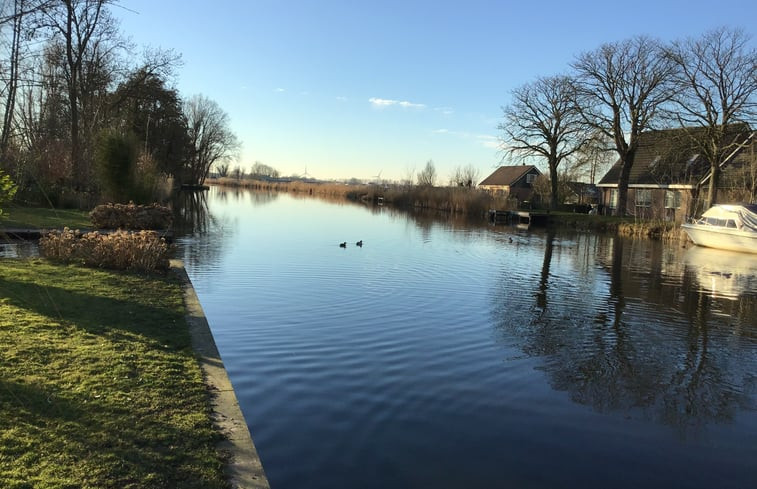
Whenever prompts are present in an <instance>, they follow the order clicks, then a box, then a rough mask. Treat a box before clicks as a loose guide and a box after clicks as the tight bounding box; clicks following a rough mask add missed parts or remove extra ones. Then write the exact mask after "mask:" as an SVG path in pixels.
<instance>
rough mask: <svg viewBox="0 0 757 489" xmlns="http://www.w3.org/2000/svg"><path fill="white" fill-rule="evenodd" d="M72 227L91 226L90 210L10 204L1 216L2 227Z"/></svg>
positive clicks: (82, 227) (0, 227)
mask: <svg viewBox="0 0 757 489" xmlns="http://www.w3.org/2000/svg"><path fill="white" fill-rule="evenodd" d="M66 226H68V227H69V228H71V229H85V228H91V227H92V222H91V221H90V220H89V212H87V211H80V210H72V209H60V210H59V209H50V208H43V207H18V206H8V207H7V208H5V209H3V215H2V217H0V229H3V228H5V229H10V228H22V229H63V228H64V227H66Z"/></svg>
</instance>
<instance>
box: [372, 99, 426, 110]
mask: <svg viewBox="0 0 757 489" xmlns="http://www.w3.org/2000/svg"><path fill="white" fill-rule="evenodd" d="M368 102H370V103H371V105H373V106H374V107H377V108H380V109H383V108H386V107H391V106H393V105H398V106H400V107H402V108H405V109H423V108H425V107H426V106H425V105H424V104H416V103H414V102H408V101H407V100H392V99H387V98H377V97H371V98H369V99H368Z"/></svg>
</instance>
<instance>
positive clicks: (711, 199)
mask: <svg viewBox="0 0 757 489" xmlns="http://www.w3.org/2000/svg"><path fill="white" fill-rule="evenodd" d="M710 173H711V175H710V188H709V191H708V192H707V202H706V208H705V210H707V209H709V208H710V207H712V206H713V205H715V204H717V202H718V184H719V183H720V165H719V164H717V163H713V164H712V166H711V167H710Z"/></svg>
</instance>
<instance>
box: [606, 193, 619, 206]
mask: <svg viewBox="0 0 757 489" xmlns="http://www.w3.org/2000/svg"><path fill="white" fill-rule="evenodd" d="M607 207H609V208H610V209H617V208H618V189H616V188H614V189H612V190H610V202H608V203H607Z"/></svg>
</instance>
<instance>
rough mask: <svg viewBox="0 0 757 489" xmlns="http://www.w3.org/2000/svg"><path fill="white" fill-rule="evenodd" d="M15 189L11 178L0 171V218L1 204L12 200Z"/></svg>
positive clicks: (1, 213)
mask: <svg viewBox="0 0 757 489" xmlns="http://www.w3.org/2000/svg"><path fill="white" fill-rule="evenodd" d="M17 189H18V187H17V186H16V184H14V183H13V180H11V177H9V176H8V175H6V174H5V173H3V172H2V171H0V216H2V215H3V204H5V203H6V202H9V201H11V200H12V199H13V196H14V195H15V194H16V190H17Z"/></svg>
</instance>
